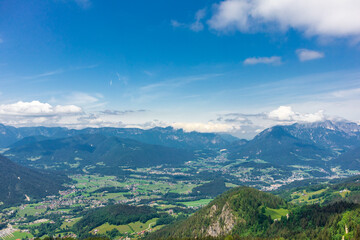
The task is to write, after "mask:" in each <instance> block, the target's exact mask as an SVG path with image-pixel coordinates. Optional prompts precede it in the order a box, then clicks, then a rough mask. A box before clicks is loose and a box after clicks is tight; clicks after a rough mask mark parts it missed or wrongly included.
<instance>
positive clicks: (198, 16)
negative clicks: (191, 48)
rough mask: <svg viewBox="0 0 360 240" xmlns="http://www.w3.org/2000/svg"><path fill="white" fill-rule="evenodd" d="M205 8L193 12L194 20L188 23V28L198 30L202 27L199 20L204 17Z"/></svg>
mask: <svg viewBox="0 0 360 240" xmlns="http://www.w3.org/2000/svg"><path fill="white" fill-rule="evenodd" d="M205 15H206V10H205V9H200V10H199V11H197V12H196V14H195V22H194V23H192V24H191V25H190V29H191V30H192V31H194V32H200V31H202V30H203V29H204V24H203V23H202V22H201V20H202V19H203V18H204V17H205Z"/></svg>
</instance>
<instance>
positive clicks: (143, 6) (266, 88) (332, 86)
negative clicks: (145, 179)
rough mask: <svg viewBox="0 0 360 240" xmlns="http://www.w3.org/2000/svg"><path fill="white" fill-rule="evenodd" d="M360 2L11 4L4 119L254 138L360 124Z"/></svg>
mask: <svg viewBox="0 0 360 240" xmlns="http://www.w3.org/2000/svg"><path fill="white" fill-rule="evenodd" d="M359 42H360V4H359V2H358V1H356V0H345V1H340V0H331V1H330V2H329V1H325V0H318V1H317V2H316V3H314V1H310V0H304V1H302V2H301V3H298V2H297V1H295V0H268V1H265V0H254V1H249V0H223V1H210V0H208V1H205V0H199V1H186V0H185V1H173V0H167V1H148V0H147V1H146V0H144V1H125V0H124V1H110V0H109V1H106V2H105V1H101V0H46V1H40V0H38V1H31V0H27V1H17V0H4V1H1V2H0V121H1V122H3V123H5V124H9V125H14V126H34V125H46V126H58V125H60V126H66V127H70V128H81V127H86V126H94V127H97V126H117V127H142V128H149V127H154V126H168V125H171V126H174V127H177V128H184V129H185V130H188V131H190V130H198V131H205V132H206V131H218V132H230V133H233V134H235V135H237V136H240V137H251V136H253V135H254V134H255V133H256V132H258V131H260V130H261V129H264V128H265V127H269V126H271V125H274V124H288V123H293V122H313V121H317V120H324V119H332V118H336V117H342V118H346V119H349V120H351V121H355V122H359V120H360V111H358V107H357V106H359V104H360V43H359Z"/></svg>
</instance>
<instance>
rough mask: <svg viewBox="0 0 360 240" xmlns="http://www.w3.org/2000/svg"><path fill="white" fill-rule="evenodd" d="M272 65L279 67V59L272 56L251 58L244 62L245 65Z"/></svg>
mask: <svg viewBox="0 0 360 240" xmlns="http://www.w3.org/2000/svg"><path fill="white" fill-rule="evenodd" d="M259 63H262V64H273V65H279V64H281V57H277V56H273V57H252V58H247V59H245V61H244V64H245V65H255V64H259Z"/></svg>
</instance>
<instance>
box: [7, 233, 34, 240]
mask: <svg viewBox="0 0 360 240" xmlns="http://www.w3.org/2000/svg"><path fill="white" fill-rule="evenodd" d="M26 237H28V238H33V237H34V236H33V235H31V234H30V233H25V232H14V233H13V236H12V237H6V238H5V240H16V239H23V238H26Z"/></svg>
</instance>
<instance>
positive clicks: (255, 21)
mask: <svg viewBox="0 0 360 240" xmlns="http://www.w3.org/2000/svg"><path fill="white" fill-rule="evenodd" d="M214 10H215V11H214V15H213V16H212V17H211V19H210V20H209V21H208V24H209V26H210V28H212V29H215V30H217V31H231V30H239V31H242V32H251V31H262V30H266V29H268V28H269V26H274V24H275V25H276V26H277V27H278V28H280V29H282V30H287V29H289V28H293V29H297V30H299V31H302V32H304V33H305V34H306V35H308V36H326V37H349V36H350V37H351V36H352V37H356V36H359V35H360V1H358V0H316V1H313V0H301V1H299V0H225V1H222V2H221V3H219V4H217V5H215V6H214Z"/></svg>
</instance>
